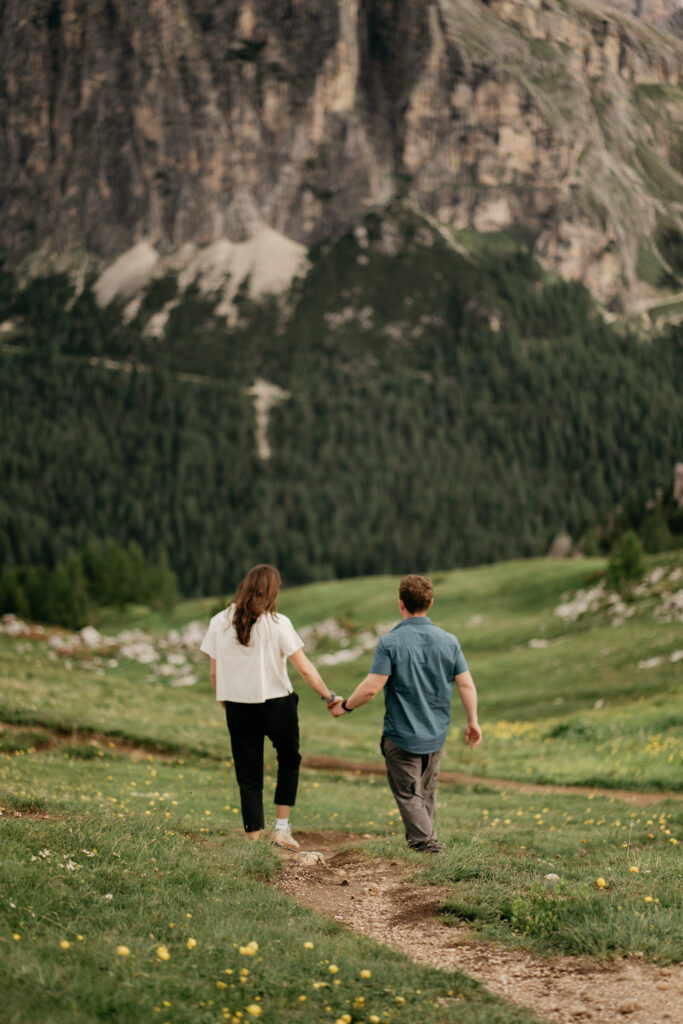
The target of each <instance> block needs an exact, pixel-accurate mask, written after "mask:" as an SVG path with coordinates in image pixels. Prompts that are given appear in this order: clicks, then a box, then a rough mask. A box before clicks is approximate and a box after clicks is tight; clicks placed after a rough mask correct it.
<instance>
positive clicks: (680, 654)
mask: <svg viewBox="0 0 683 1024" xmlns="http://www.w3.org/2000/svg"><path fill="white" fill-rule="evenodd" d="M682 659H683V651H674V652H673V653H672V654H671V655H670V657H669V661H673V662H676V661H681V660H682Z"/></svg>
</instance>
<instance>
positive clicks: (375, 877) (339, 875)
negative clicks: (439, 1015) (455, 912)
mask: <svg viewBox="0 0 683 1024" xmlns="http://www.w3.org/2000/svg"><path fill="white" fill-rule="evenodd" d="M297 838H298V839H299V841H300V842H301V845H302V849H306V850H320V851H321V852H323V853H324V854H325V856H326V858H327V863H326V864H324V865H321V864H316V865H312V866H304V865H302V864H301V863H300V862H298V861H297V859H296V854H284V856H283V861H284V870H283V872H282V873H281V874H280V876H279V877H278V878H277V879H276V880H275V882H274V883H273V884H274V885H275V886H277V887H278V888H279V889H282V890H283V891H284V892H286V893H288V894H289V895H290V896H292V897H293V898H294V899H296V900H297V902H298V903H301V904H302V905H303V906H306V907H309V908H311V909H312V910H317V911H318V912H320V913H322V914H326V915H327V916H328V917H331V918H334V920H335V921H339V922H340V923H341V924H343V925H345V926H346V927H347V928H351V929H352V930H353V931H356V932H361V933H362V934H364V935H369V936H371V937H372V938H373V939H375V940H377V941H378V942H382V943H384V944H385V945H388V946H391V947H393V948H394V949H398V950H400V951H401V952H402V953H405V954H406V955H407V956H409V957H410V958H411V960H414V961H415V963H420V964H426V965H428V966H430V967H437V968H440V969H442V970H448V971H456V970H458V971H464V972H465V973H466V974H469V975H470V976H471V977H473V978H476V979H477V980H478V981H481V982H482V983H483V984H484V985H486V987H487V988H488V989H489V990H490V991H491V992H494V993H496V995H499V996H502V997H503V998H505V999H507V1000H509V1001H510V1002H513V1003H519V1004H521V1005H522V1006H525V1007H526V1008H527V1009H529V1010H532V1011H533V1012H534V1013H536V1014H537V1015H538V1016H539V1017H542V1018H544V1019H545V1020H547V1021H551V1022H553V1024H575V1022H576V1024H579V1022H580V1024H623V1022H625V1021H628V1022H629V1024H667V1022H670V1024H679V1022H680V1021H681V1016H680V1012H681V1006H683V971H682V970H681V966H680V965H678V966H674V967H659V966H657V965H655V964H650V963H644V962H642V961H640V960H638V959H628V960H616V961H597V960H592V959H589V958H585V957H582V958H574V957H558V958H554V959H544V958H541V957H536V956H532V955H531V954H529V953H526V952H523V951H520V950H512V949H508V948H507V947H505V946H503V945H501V944H500V943H495V942H483V941H481V940H479V939H473V938H472V933H471V932H470V931H469V929H467V928H464V927H463V928H457V927H450V926H448V925H445V924H443V923H441V922H440V921H439V920H438V916H437V915H438V910H439V907H440V905H441V904H442V902H443V901H444V900H445V899H446V897H447V896H448V895H449V891H448V890H447V889H446V888H441V887H437V886H415V885H411V884H410V883H409V882H407V881H406V876H407V875H408V874H409V873H410V871H411V870H413V869H412V868H411V867H409V866H408V865H406V864H404V863H402V862H401V861H388V860H381V859H378V858H369V857H366V856H365V855H364V854H363V852H362V851H361V850H355V849H354V850H340V849H339V848H340V847H341V846H343V845H346V844H348V843H352V842H354V841H357V840H358V838H359V837H358V836H352V835H348V834H344V833H340V832H307V833H306V832H305V833H300V834H298V835H297ZM335 851H338V852H335Z"/></svg>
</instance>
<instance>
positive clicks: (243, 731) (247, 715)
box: [225, 700, 265, 833]
mask: <svg viewBox="0 0 683 1024" xmlns="http://www.w3.org/2000/svg"><path fill="white" fill-rule="evenodd" d="M225 717H226V721H227V723H228V730H229V732H230V744H231V746H232V759H233V761H234V763H235V775H236V776H237V785H238V786H239V789H240V800H241V803H242V821H243V823H244V831H245V832H246V833H252V832H254V833H258V832H259V831H260V830H261V829H262V828H263V827H264V824H265V822H264V818H263V738H264V730H263V720H262V719H263V705H262V704H239V703H237V702H236V701H229V700H228V701H226V702H225Z"/></svg>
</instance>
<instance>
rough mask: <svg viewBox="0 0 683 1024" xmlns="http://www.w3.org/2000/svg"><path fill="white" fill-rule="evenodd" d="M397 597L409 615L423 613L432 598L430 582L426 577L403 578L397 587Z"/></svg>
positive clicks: (432, 590) (432, 588)
mask: <svg viewBox="0 0 683 1024" xmlns="http://www.w3.org/2000/svg"><path fill="white" fill-rule="evenodd" d="M398 596H399V597H400V598H401V600H402V601H403V603H404V605H405V606H406V609H407V610H408V611H409V612H410V614H411V615H414V614H415V612H425V611H427V609H428V608H429V606H430V604H431V603H432V598H433V597H434V587H433V586H432V581H431V580H430V579H428V578H427V576H412V575H411V576H404V577H403V579H402V580H401V582H400V583H399V585H398Z"/></svg>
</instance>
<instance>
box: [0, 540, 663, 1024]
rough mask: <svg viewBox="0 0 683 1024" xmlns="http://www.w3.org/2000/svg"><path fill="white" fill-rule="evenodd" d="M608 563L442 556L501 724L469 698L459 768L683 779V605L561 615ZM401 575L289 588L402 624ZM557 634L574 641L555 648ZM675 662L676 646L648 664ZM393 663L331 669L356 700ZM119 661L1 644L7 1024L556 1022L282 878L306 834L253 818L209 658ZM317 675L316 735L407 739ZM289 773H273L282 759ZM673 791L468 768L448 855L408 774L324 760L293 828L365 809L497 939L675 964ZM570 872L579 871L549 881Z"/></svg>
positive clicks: (309, 703) (449, 624)
mask: <svg viewBox="0 0 683 1024" xmlns="http://www.w3.org/2000/svg"><path fill="white" fill-rule="evenodd" d="M672 560H673V556H672V558H671V559H670V561H672ZM660 561H662V560H661V559H660ZM603 565H604V563H602V562H600V561H597V560H596V561H589V560H583V561H571V562H551V561H548V560H538V561H532V562H527V563H523V562H516V563H506V564H503V565H497V566H490V567H483V568H480V569H473V570H463V571H456V572H450V573H443V574H433V579H434V582H435V585H436V595H437V599H436V602H435V605H434V608H433V611H432V619H433V620H434V621H435V622H436V623H437V624H439V625H442V626H444V627H445V628H447V629H451V630H453V631H455V632H456V633H457V634H458V636H459V638H460V640H461V643H462V646H463V649H464V651H465V654H466V656H467V658H468V661H469V664H470V668H471V670H472V672H473V675H474V678H475V681H476V683H477V685H478V688H479V692H480V700H481V708H480V710H481V714H480V720H481V723H482V727H483V730H484V741H483V743H482V744H481V746H480V747H479V748H478V749H477V750H475V751H469V750H468V749H466V748H465V746H464V744H463V743H462V739H461V725H462V716H461V715H459V714H458V711H457V709H456V714H455V715H454V729H453V735H452V737H451V738H450V740H449V742H448V744H447V747H446V752H445V757H444V768H446V769H454V770H458V771H465V772H469V773H471V774H473V775H479V776H488V777H490V778H491V779H496V778H498V779H510V780H513V779H518V780H522V781H535V782H539V781H540V782H544V781H551V782H555V783H568V784H583V785H586V786H587V787H598V786H600V787H606V788H631V789H635V790H642V791H652V792H658V791H660V792H661V791H664V790H672V791H673V790H679V791H680V790H681V788H682V787H681V782H682V775H683V769H682V764H681V724H682V722H683V698H682V696H681V686H680V682H681V666H682V665H683V661H673V662H672V661H671V660H670V655H671V654H672V653H673V652H674V651H675V650H676V649H677V647H680V646H683V643H682V641H681V636H680V624H678V625H676V624H672V623H663V622H660V621H657V620H655V619H654V618H653V616H652V608H651V607H650V606H649V605H647V604H645V605H644V606H643V607H642V608H639V609H638V612H637V614H636V615H634V616H633V617H632V618H631V619H629V620H628V621H626V622H625V623H624V624H623V625H622V626H619V627H614V626H612V625H611V623H610V622H609V621H606V620H603V619H602V618H600V617H599V616H598V617H596V618H594V619H593V620H591V621H589V622H582V621H580V620H579V621H578V622H576V623H574V624H572V625H567V624H566V623H563V622H561V621H560V620H559V619H558V618H557V617H556V616H555V615H554V614H553V609H554V607H555V606H556V605H557V604H558V602H559V600H560V598H561V596H562V594H564V593H565V592H569V591H573V590H575V589H576V588H578V587H581V586H584V585H585V581H586V579H588V578H589V577H590V576H591V575H592V574H594V573H595V572H596V571H597V570H599V569H600V568H602V567H603ZM395 590H396V580H395V579H393V578H388V577H386V578H374V579H367V580H352V581H345V582H340V583H328V584H316V585H314V586H310V587H303V588H297V589H294V590H291V591H286V592H284V593H283V594H282V599H281V601H280V607H281V609H282V610H283V611H284V612H286V613H287V614H288V615H290V616H291V618H292V619H293V621H294V623H295V625H296V626H297V627H303V626H304V625H307V624H310V623H314V622H320V621H321V620H323V619H325V618H327V617H333V618H335V619H337V620H338V621H340V622H345V623H347V624H348V625H349V628H350V629H351V631H352V632H353V630H357V631H359V632H360V631H362V630H363V629H365V628H368V627H371V626H373V625H376V624H379V623H386V622H390V621H392V620H393V619H395V618H396V598H395ZM215 603H216V602H215V601H208V600H207V601H203V602H192V603H188V605H183V606H180V607H178V608H177V609H176V611H175V612H174V613H173V618H172V621H169V620H168V619H163V618H161V617H159V616H158V615H152V614H151V613H148V612H147V611H146V610H144V609H132V610H129V612H128V614H127V615H126V616H123V617H121V616H119V615H117V614H115V613H113V612H112V613H110V614H109V615H108V616H107V617H103V619H102V621H101V622H100V623H98V625H99V628H101V629H102V630H103V631H104V632H113V631H114V630H115V629H117V628H123V626H125V625H144V626H146V627H147V628H151V629H157V630H163V629H168V628H170V627H171V626H174V627H177V626H180V625H182V624H183V623H184V622H186V621H190V620H192V619H197V618H200V619H204V618H206V619H207V620H208V616H209V613H210V611H211V610H212V609H213V608H214V606H215ZM532 639H536V640H547V641H548V643H547V646H543V647H538V646H532V647H529V641H530V640H532ZM324 650H325V647H324V646H323V645H321V646H320V648H319V649H318V651H317V652H316V653H317V654H318V655H319V654H320V653H322V652H323V651H324ZM316 653H314V654H313V655H312V658H313V660H314V661H315V660H316ZM655 657H662V658H663V661H662V662H661V663H660V664H658V665H656V666H655V667H652V668H648V669H638V667H637V665H638V662H640V661H643V660H647V659H652V658H655ZM370 661H371V652H370V653H368V654H367V655H364V656H363V657H361V658H359V659H358V660H357V661H356V662H354V663H350V664H345V665H339V666H336V667H334V668H331V669H328V670H324V671H323V674H324V677H325V679H326V681H327V682H328V683H329V684H330V685H331V686H332V687H333V688H334V689H335V690H336V691H337V692H340V693H343V694H348V693H349V692H350V691H351V689H352V688H353V686H355V684H356V683H357V682H358V681H359V680H360V679H361V678H362V677H363V675H364V674H365V672H367V670H368V668H369V665H370ZM101 672H102V674H97V673H96V672H94V671H93V670H92V669H90V668H87V667H86V666H85V663H81V662H80V661H79V659H78V658H77V657H74V656H71V657H70V658H68V659H67V658H64V657H57V658H48V656H47V648H46V646H45V645H44V644H42V643H39V642H34V641H26V640H22V641H21V642H18V641H15V640H10V639H8V638H6V637H1V638H0V681H1V682H2V686H1V687H0V720H2V722H4V723H5V724H4V725H3V726H0V808H1V809H2V816H0V864H1V865H2V866H1V868H0V908H1V912H0V990H1V991H2V993H3V995H2V1008H1V1010H0V1019H2V1021H3V1024H4V1022H5V1021H6V1022H8V1024H10V1022H11V1024H19V1022H21V1024H26V1022H29V1024H31V1022H33V1021H36V1022H37V1021H40V1022H41V1024H51V1022H55V1024H57V1022H60V1024H61V1022H67V1021H68V1022H72V1021H73V1022H80V1021H82V1022H84V1024H85V1022H92V1021H106V1020H111V1019H114V1018H116V1019H118V1020H121V1021H131V1022H133V1021H135V1022H137V1021H141V1020H153V1021H159V1022H160V1024H163V1022H166V1021H167V1022H169V1024H171V1022H186V1021H187V1022H192V1024H194V1022H213V1021H221V1020H230V1021H232V1022H233V1024H238V1022H240V1021H242V1022H244V1021H248V1020H250V1019H257V1018H259V1017H260V1019H261V1020H262V1021H263V1022H264V1024H265V1022H278V1024H280V1022H284V1021H285V1020H286V1021H290V1020H292V1021H300V1022H302V1024H318V1022H321V1024H322V1022H325V1024H327V1022H329V1024H335V1022H343V1024H351V1022H353V1024H360V1022H364V1024H404V1022H405V1024H407V1022H408V1021H411V1022H412V1021H414V1020H415V1019H420V1020H429V1021H434V1022H437V1024H441V1022H444V1024H445V1022H463V1024H464V1022H465V1021H467V1022H474V1024H477V1022H481V1024H484V1022H486V1024H499V1022H500V1024H512V1022H520V1024H522V1022H531V1021H532V1020H533V1019H534V1018H533V1016H532V1015H531V1014H529V1013H528V1012H527V1011H525V1010H523V1009H520V1008H518V1007H513V1006H510V1005H508V1004H506V1003H504V1002H502V1001H500V1000H498V999H496V998H494V997H492V996H491V995H490V994H489V993H488V992H487V991H486V990H485V989H484V988H483V987H482V986H481V985H479V984H477V983H476V982H474V981H472V980H470V979H468V978H467V977H465V976H464V975H461V974H449V973H445V972H440V971H436V970H430V969H428V968H425V967H418V966H415V965H414V964H412V963H411V962H410V961H409V960H407V959H406V958H405V957H404V956H402V955H400V954H398V953H394V952H393V951H390V950H388V949H385V948H383V947H381V946H380V945H378V944H377V943H374V942H372V941H370V940H368V939H365V938H362V937H359V936H355V935H354V934H352V933H350V932H348V931H346V930H344V929H342V928H341V927H339V926H338V925H337V924H336V923H334V922H332V921H330V920H328V919H326V918H323V917H321V916H319V915H317V914H315V913H313V912H311V911H308V910H305V909H303V908H301V907H299V906H298V905H297V904H296V903H294V902H293V901H292V900H291V899H290V898H289V897H287V896H285V895H283V894H282V893H280V892H279V891H277V890H275V889H273V888H272V887H269V886H268V885H267V884H266V883H267V880H268V879H269V878H272V877H274V876H275V874H276V873H277V871H278V870H279V864H280V860H279V855H278V853H277V851H276V850H275V849H274V848H271V847H269V846H267V845H266V844H265V843H258V844H251V843H247V842H246V840H244V838H243V837H242V833H241V825H240V815H239V813H238V792H237V787H236V784H235V781H234V777H233V771H232V765H231V761H230V751H229V746H228V740H227V733H226V729H225V723H224V719H223V716H222V710H221V709H220V707H219V706H218V705H217V704H216V703H215V701H214V700H213V695H212V693H211V689H210V684H209V682H208V672H206V673H205V675H204V677H203V678H202V680H201V681H200V682H199V683H198V684H197V685H195V686H194V687H190V688H181V689H173V688H171V687H169V686H168V685H167V684H165V683H161V682H151V681H149V679H148V671H147V669H146V667H145V666H142V665H138V664H136V663H133V662H129V661H125V660H119V664H118V666H117V667H115V668H107V667H106V665H105V666H104V667H103V669H102V670H101ZM297 689H298V692H299V693H300V695H301V703H300V718H301V727H302V749H303V753H304V754H317V755H328V756H338V757H347V758H361V759H363V760H373V761H375V760H379V759H380V756H379V749H378V741H379V736H380V731H381V717H382V700H381V697H380V698H377V699H376V700H375V701H374V702H373V703H372V704H371V705H369V706H367V707H365V708H363V709H361V710H359V711H358V712H357V713H354V715H353V716H349V717H347V718H343V719H341V720H339V721H333V720H332V719H331V718H330V717H329V716H327V715H326V712H325V710H324V708H323V707H322V704H321V703H320V701H319V700H318V699H317V698H316V697H315V696H314V695H313V694H312V693H310V692H309V691H308V690H307V688H304V687H303V685H299V684H297ZM596 702H602V704H601V706H600V707H599V708H596V707H595V704H596ZM119 740H132V741H134V744H135V746H133V745H130V746H129V747H127V746H126V745H125V744H124V743H120V742H119ZM268 771H269V775H268V778H267V787H269V786H271V785H272V783H273V781H274V779H273V771H274V764H273V762H272V759H270V760H269V761H268ZM663 796H664V798H663V799H661V800H659V801H658V802H657V803H651V804H644V805H642V806H640V805H638V806H636V805H632V804H628V803H625V802H624V801H622V800H619V799H617V798H615V797H614V796H611V795H609V794H607V795H603V794H600V793H597V792H593V791H592V790H591V789H590V788H589V789H587V790H586V792H585V793H584V794H578V795H577V794H566V793H547V794H545V793H543V794H538V793H528V792H524V791H519V790H514V789H512V788H509V787H506V786H504V785H485V786H484V785H479V784H474V785H457V786H456V785H448V784H445V783H442V784H441V785H440V788H439V810H438V821H437V824H438V828H439V833H440V836H441V838H442V839H444V841H445V842H446V851H445V854H444V856H443V857H441V858H430V860H429V863H427V862H426V861H425V860H424V858H421V857H420V856H419V855H417V854H415V853H413V852H411V851H409V850H407V849H406V848H405V844H404V840H403V836H402V830H401V822H400V819H399V818H398V815H397V812H396V808H395V804H394V802H393V799H392V797H391V794H390V793H389V790H388V788H387V786H386V783H385V782H384V780H383V778H382V777H381V776H379V777H373V776H370V777H368V776H365V775H361V774H357V773H354V772H353V771H346V772H340V771H334V772H333V771H312V770H306V771H304V772H303V774H302V780H301V786H300V794H299V798H298V801H297V807H296V809H295V811H294V813H293V822H294V827H295V830H302V831H304V830H305V831H317V830H323V829H324V830H329V829H332V830H338V831H339V832H340V841H341V840H343V834H344V833H346V832H350V833H353V834H355V835H358V834H360V835H367V836H369V837H370V838H368V839H365V840H363V841H362V846H363V849H364V850H365V852H366V853H367V855H368V856H369V857H374V856H386V855H389V856H391V857H392V858H403V859H404V860H405V861H406V862H407V863H408V864H409V865H410V866H411V867H412V868H414V877H415V879H416V880H417V881H418V882H422V883H425V884H430V883H438V884H440V885H446V886H448V887H449V891H450V896H449V897H448V898H447V899H446V900H445V902H444V905H443V907H442V915H443V920H445V921H447V922H450V923H453V924H458V925H466V926H467V927H469V928H470V929H471V930H472V933H473V934H474V935H475V936H480V937H482V938H485V939H494V940H498V941H501V942H503V943H506V944H509V945H516V946H522V947H525V948H528V949H531V950H533V951H534V952H536V953H538V954H539V955H544V956H553V955H559V954H570V955H583V954H585V955H591V956H596V957H606V958H609V957H618V956H624V955H627V956H628V955H636V954H638V956H642V957H644V958H646V959H651V960H655V961H658V962H661V963H671V962H677V961H680V960H681V959H683V937H682V936H683V926H682V917H681V905H680V891H681V864H680V849H681V846H680V845H679V840H680V839H681V834H682V833H683V827H682V826H683V801H681V800H680V798H675V797H674V796H673V795H671V796H668V797H667V796H666V795H665V794H663ZM267 798H268V800H269V799H270V795H269V794H268V795H267ZM551 873H552V874H556V875H558V876H559V881H556V882H552V881H548V880H547V879H546V877H545V876H546V875H547V874H551ZM598 880H600V881H598ZM249 943H256V944H257V947H258V948H256V947H254V946H253V945H252V946H249ZM240 948H241V949H242V952H241V951H240ZM330 967H337V968H338V970H337V971H330ZM361 971H364V972H367V971H370V972H371V973H370V976H369V977H366V976H361Z"/></svg>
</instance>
